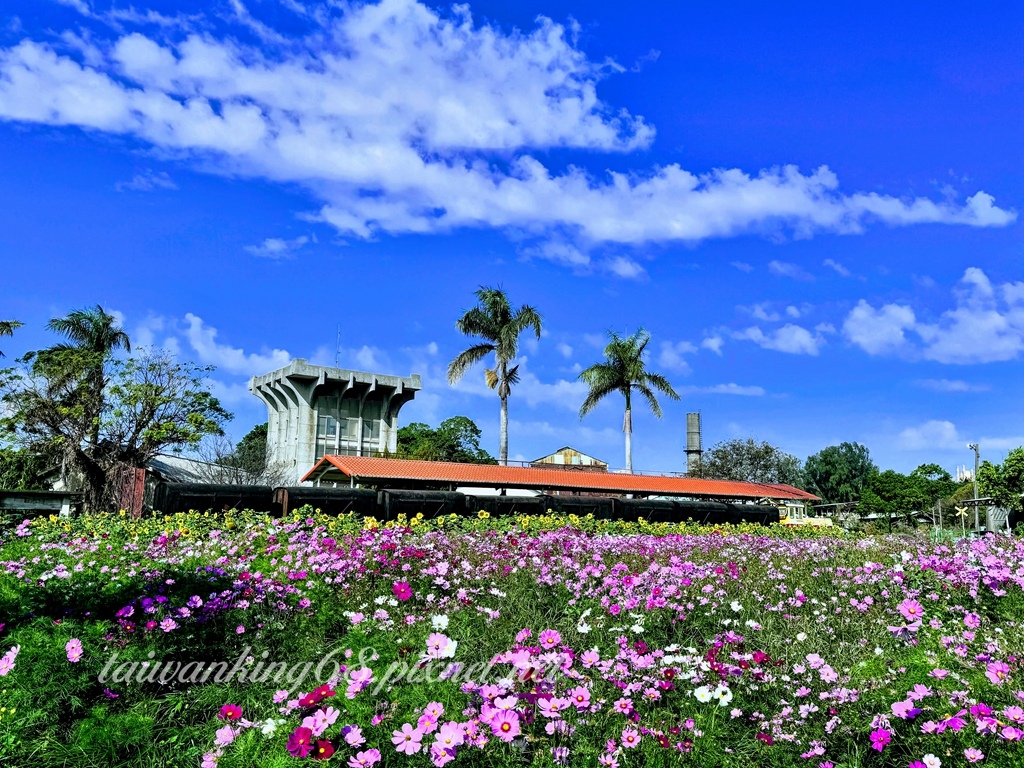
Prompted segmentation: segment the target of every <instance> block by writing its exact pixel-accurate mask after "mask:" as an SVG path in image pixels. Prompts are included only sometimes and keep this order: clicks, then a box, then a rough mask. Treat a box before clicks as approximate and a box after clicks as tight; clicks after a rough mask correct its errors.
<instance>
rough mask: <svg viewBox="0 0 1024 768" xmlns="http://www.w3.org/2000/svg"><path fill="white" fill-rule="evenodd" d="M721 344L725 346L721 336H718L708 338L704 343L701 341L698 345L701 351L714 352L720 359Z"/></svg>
mask: <svg viewBox="0 0 1024 768" xmlns="http://www.w3.org/2000/svg"><path fill="white" fill-rule="evenodd" d="M723 344H725V340H724V339H723V338H722V337H721V336H718V335H715V336H708V337H707V338H706V339H704V341H702V342H701V343H700V345H701V347H702V348H703V349H710V350H711V351H712V352H714V353H715V354H716V355H718V356H719V357H721V355H722V345H723Z"/></svg>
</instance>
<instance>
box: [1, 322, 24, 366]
mask: <svg viewBox="0 0 1024 768" xmlns="http://www.w3.org/2000/svg"><path fill="white" fill-rule="evenodd" d="M18 328H21V323H19V322H18V321H17V320H0V337H2V336H13V335H14V332H15V331H16V330H17V329H18ZM3 356H4V353H3V352H0V357H3Z"/></svg>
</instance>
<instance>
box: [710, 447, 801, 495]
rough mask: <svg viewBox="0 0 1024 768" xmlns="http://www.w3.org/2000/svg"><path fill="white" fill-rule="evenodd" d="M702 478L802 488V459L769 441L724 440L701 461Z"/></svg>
mask: <svg viewBox="0 0 1024 768" xmlns="http://www.w3.org/2000/svg"><path fill="white" fill-rule="evenodd" d="M700 471H701V477H709V478H715V479H718V480H743V481H745V482H748V483H787V484H789V485H795V486H797V487H803V484H804V472H803V467H802V466H801V464H800V459H798V458H797V457H796V456H793V455H791V454H788V453H786V452H785V451H783V450H782V449H781V448H778V447H776V446H774V445H772V444H771V443H769V442H765V441H762V442H760V443H759V442H757V441H756V440H754V439H753V438H747V439H746V440H743V439H740V438H737V439H735V440H724V441H722V442H720V443H716V444H715V445H714V446H713V447H712V448H711V449H710V450H709V451H707V452H706V453H705V454H704V456H703V457H702V458H701V462H700Z"/></svg>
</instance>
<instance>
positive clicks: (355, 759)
mask: <svg viewBox="0 0 1024 768" xmlns="http://www.w3.org/2000/svg"><path fill="white" fill-rule="evenodd" d="M379 762H380V752H379V751H377V750H376V749H368V750H366V751H365V752H356V753H355V755H353V756H352V757H350V758H349V759H348V765H349V768H370V766H371V765H376V764H377V763H379Z"/></svg>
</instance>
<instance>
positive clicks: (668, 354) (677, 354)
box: [658, 341, 697, 375]
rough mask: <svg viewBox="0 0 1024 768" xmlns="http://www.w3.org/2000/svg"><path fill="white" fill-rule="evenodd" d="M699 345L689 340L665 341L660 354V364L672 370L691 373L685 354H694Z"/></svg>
mask: <svg viewBox="0 0 1024 768" xmlns="http://www.w3.org/2000/svg"><path fill="white" fill-rule="evenodd" d="M696 351H697V347H696V346H695V345H693V344H691V343H690V342H688V341H679V342H676V343H674V344H673V343H672V342H671V341H663V342H662V343H661V353H660V354H659V355H658V365H660V366H661V367H662V368H667V369H668V370H670V371H675V372H676V373H681V374H683V375H686V374H688V373H690V370H691V368H690V364H689V363H688V362H686V359H685V355H692V354H693V353H694V352H696Z"/></svg>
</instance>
